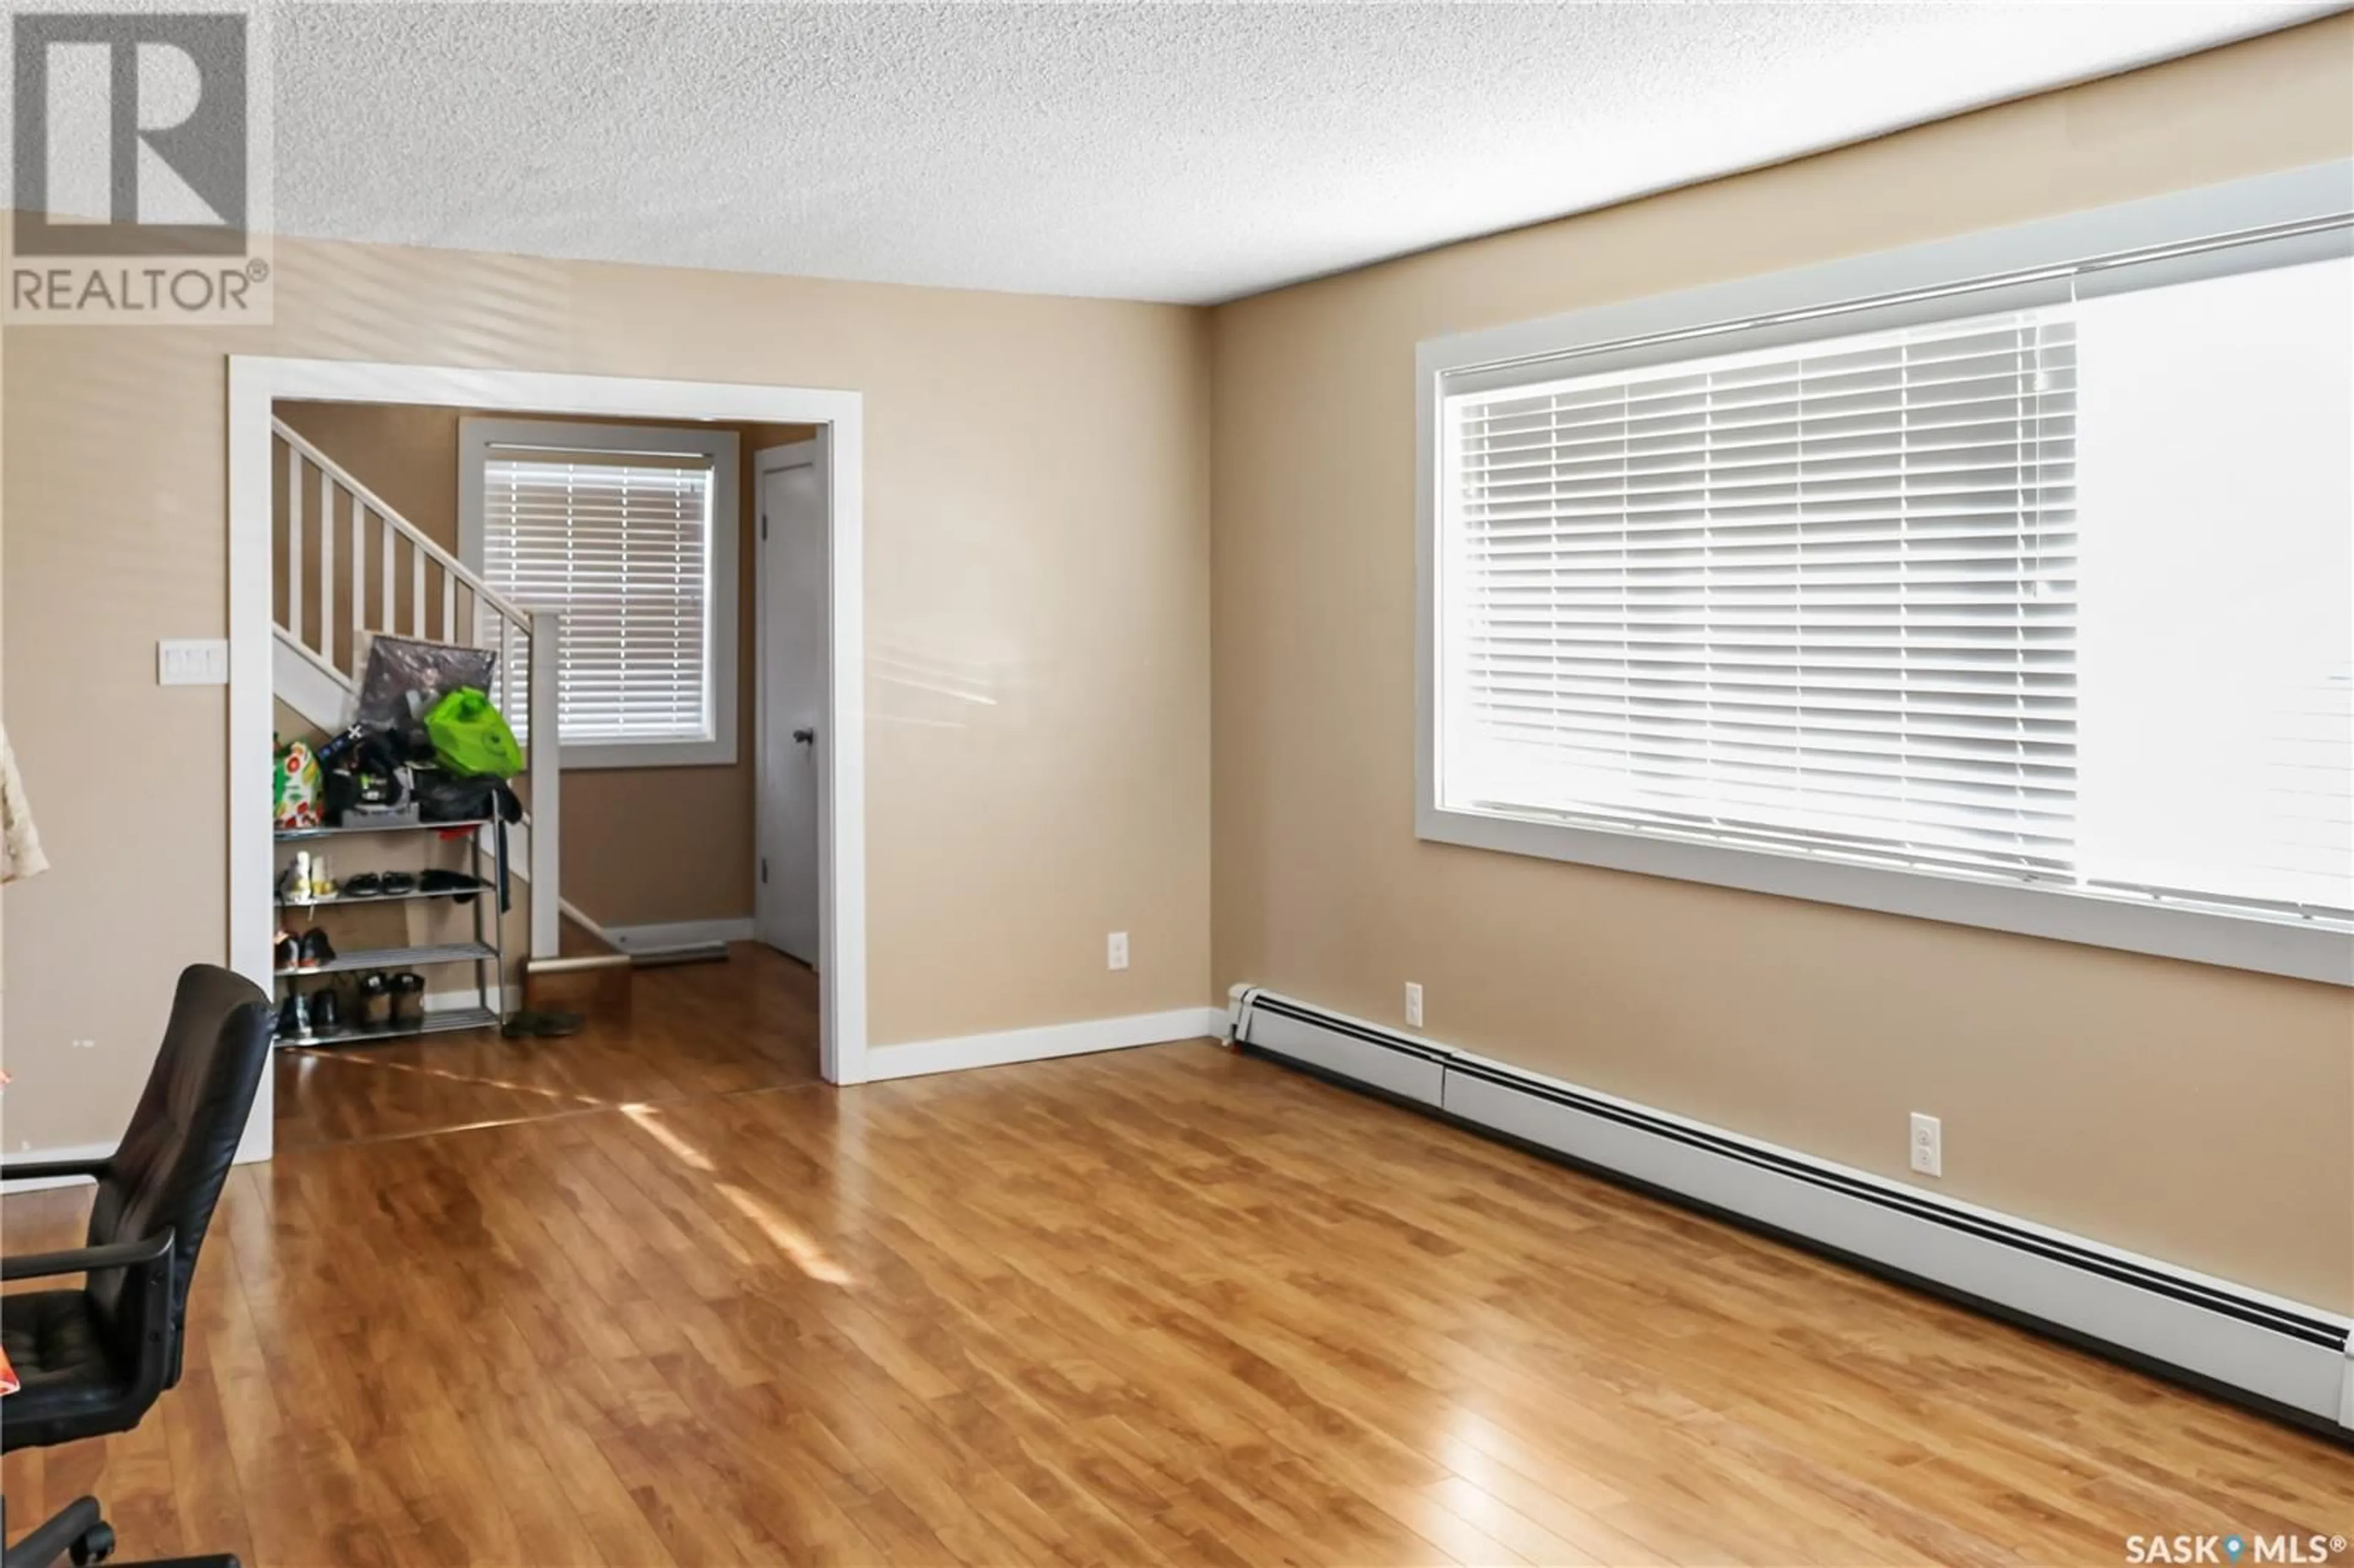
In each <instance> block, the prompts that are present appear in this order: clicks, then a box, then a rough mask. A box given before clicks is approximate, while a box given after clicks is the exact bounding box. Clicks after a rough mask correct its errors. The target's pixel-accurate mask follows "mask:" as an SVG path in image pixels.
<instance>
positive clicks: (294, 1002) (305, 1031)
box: [275, 991, 311, 1040]
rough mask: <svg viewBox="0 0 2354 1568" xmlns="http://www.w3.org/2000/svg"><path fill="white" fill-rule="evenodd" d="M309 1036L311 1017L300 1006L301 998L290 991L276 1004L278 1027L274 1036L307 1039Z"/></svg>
mask: <svg viewBox="0 0 2354 1568" xmlns="http://www.w3.org/2000/svg"><path fill="white" fill-rule="evenodd" d="M310 1036H311V1018H310V1014H309V1013H308V1012H306V1011H305V1010H304V1008H303V1006H302V998H301V997H300V996H298V995H296V994H295V993H294V992H292V991H288V992H287V993H286V1000H285V1001H282V1002H280V1003H279V1004H278V1028H277V1031H276V1033H275V1038H277V1039H280V1040H307V1039H309V1038H310Z"/></svg>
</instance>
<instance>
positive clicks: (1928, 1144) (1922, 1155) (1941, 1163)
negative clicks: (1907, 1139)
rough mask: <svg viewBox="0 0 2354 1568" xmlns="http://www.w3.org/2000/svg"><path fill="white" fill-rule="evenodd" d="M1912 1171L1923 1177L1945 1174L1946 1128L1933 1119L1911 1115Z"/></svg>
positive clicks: (1931, 1117)
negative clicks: (1919, 1173)
mask: <svg viewBox="0 0 2354 1568" xmlns="http://www.w3.org/2000/svg"><path fill="white" fill-rule="evenodd" d="M1913 1169H1914V1170H1915V1171H1919V1172H1921V1174H1922V1175H1924V1176H1943V1175H1944V1174H1945V1173H1946V1128H1945V1124H1944V1123H1942V1122H1940V1121H1939V1120H1938V1119H1937V1118H1935V1117H1933V1116H1923V1115H1922V1114H1921V1113H1920V1112H1919V1111H1914V1113H1913Z"/></svg>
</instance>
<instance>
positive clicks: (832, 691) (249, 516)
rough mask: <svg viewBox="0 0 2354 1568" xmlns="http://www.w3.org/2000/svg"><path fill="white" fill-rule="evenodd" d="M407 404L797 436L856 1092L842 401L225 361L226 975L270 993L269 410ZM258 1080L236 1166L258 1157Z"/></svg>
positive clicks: (773, 392) (856, 812)
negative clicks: (798, 429)
mask: <svg viewBox="0 0 2354 1568" xmlns="http://www.w3.org/2000/svg"><path fill="white" fill-rule="evenodd" d="M287 397H295V398H323V399H330V400H334V401H337V402H346V403H417V404H425V405H430V406H439V407H444V408H470V409H490V410H513V411H515V412H518V413H522V412H528V413H536V414H588V415H609V416H610V415H619V416H632V415H634V416H642V417H651V418H673V419H690V420H691V419H737V420H746V421H754V422H758V423H763V424H779V425H811V426H815V427H816V428H817V429H818V438H817V439H818V440H820V441H821V442H822V443H824V445H823V452H824V456H825V459H826V461H825V465H824V466H825V469H826V472H827V475H828V477H829V479H830V481H831V483H832V493H831V495H830V497H829V500H830V502H831V504H830V506H829V508H828V514H827V523H828V527H827V547H826V563H827V585H826V588H827V623H828V624H827V630H828V634H829V635H828V650H827V653H828V657H827V671H826V701H825V714H824V723H825V734H826V735H827V736H829V738H830V740H831V742H832V744H830V745H829V746H828V747H826V755H825V768H824V772H823V773H822V776H821V777H822V786H823V787H822V789H820V791H819V801H818V812H819V816H818V823H819V833H820V839H821V842H820V844H819V853H818V864H819V869H820V876H819V883H820V889H819V906H818V922H819V931H820V936H821V941H822V954H823V957H824V959H825V962H826V966H827V972H826V975H825V980H824V983H823V984H822V986H821V987H820V988H819V989H820V1004H819V1050H820V1063H821V1069H822V1072H823V1073H824V1075H825V1076H826V1078H827V1079H828V1081H830V1082H832V1083H836V1084H858V1083H864V1082H865V1081H866V1075H867V1059H866V782H865V780H866V710H865V704H866V657H865V650H866V639H865V599H864V556H863V554H862V548H863V543H864V518H865V511H864V478H865V459H864V453H865V399H864V396H863V395H862V394H860V393H857V392H843V391H837V390H832V389H829V388H822V387H760V386H752V385H747V384H741V383H735V382H725V381H655V380H645V379H640V378H637V377H633V376H573V375H560V374H552V373H546V372H540V371H527V370H486V369H470V368H463V367H460V366H428V365H386V364H369V363H366V362H362V361H355V360H333V359H282V358H275V357H269V356H263V355H229V356H228V642H229V652H228V671H229V690H228V757H229V762H228V799H229V813H228V918H229V932H228V967H229V968H231V969H235V970H237V971H238V972H239V973H240V974H243V975H245V976H246V977H248V978H249V979H250V980H253V981H254V982H255V983H256V984H258V985H260V986H262V987H264V988H265V989H267V988H268V987H269V986H270V933H271V930H272V927H271V923H270V868H271V862H272V846H273V843H274V841H273V839H272V838H271V836H270V830H269V828H268V826H267V819H266V818H265V817H264V816H263V814H262V811H261V803H262V802H265V801H267V800H269V799H270V732H271V723H270V720H271V713H270V696H271V686H270V642H271V636H272V630H271V624H270V614H271V611H270V590H271V575H272V571H273V567H272V566H271V562H270V509H271V485H272V477H273V476H272V470H273V467H274V465H273V464H272V462H271V461H270V410H271V406H272V405H273V404H274V403H275V402H276V401H277V400H278V399H280V398H287ZM273 1099H274V1096H273V1093H272V1075H269V1074H264V1075H263V1076H262V1081H261V1091H260V1094H259V1095H258V1096H257V1097H256V1098H255V1101H254V1111H253V1119H252V1121H250V1122H249V1124H248V1125H247V1128H246V1138H245V1142H244V1145H243V1146H242V1147H241V1148H240V1150H239V1158H240V1159H248V1160H266V1159H268V1158H269V1157H270V1147H271V1138H270V1127H271V1118H272V1116H273V1114H274V1107H273V1103H272V1102H273Z"/></svg>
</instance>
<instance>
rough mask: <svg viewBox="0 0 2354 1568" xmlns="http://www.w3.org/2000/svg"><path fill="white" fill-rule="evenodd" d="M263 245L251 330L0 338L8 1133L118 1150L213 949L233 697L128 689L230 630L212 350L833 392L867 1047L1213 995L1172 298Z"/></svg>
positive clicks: (1194, 615) (1201, 546)
mask: <svg viewBox="0 0 2354 1568" xmlns="http://www.w3.org/2000/svg"><path fill="white" fill-rule="evenodd" d="M277 265H278V272H277V281H278V286H279V294H278V299H277V324H276V325H275V326H274V327H272V328H269V329H240V330H220V329H174V328H153V329H151V328H146V327H137V328H131V327H106V328H96V327H85V328H69V327H33V328H25V327H10V328H8V329H7V330H6V344H7V348H6V352H7V372H8V375H7V385H6V388H5V409H4V410H0V458H5V461H0V470H4V472H0V484H4V485H5V498H6V508H7V517H8V527H7V533H6V538H5V557H0V592H5V605H6V609H5V636H6V658H5V668H6V671H7V677H8V683H7V688H6V691H5V712H6V715H7V719H8V725H9V729H10V733H11V735H12V736H13V737H14V738H15V739H16V745H17V749H18V752H19V754H20V756H21V758H22V759H23V761H24V764H25V768H26V771H27V777H28V780H29V783H30V786H31V788H32V789H33V790H34V791H35V798H36V799H37V800H39V801H40V802H41V827H42V831H43V833H44V836H45V838H46V840H47V842H48V850H49V853H50V855H51V857H52V858H53V860H54V861H55V862H56V869H55V870H53V871H52V872H51V873H50V874H48V875H46V876H43V877H41V878H39V879H37V880H36V881H34V882H30V883H27V884H25V885H23V886H21V887H18V888H12V889H11V890H10V892H9V894H8V895H7V897H8V902H7V908H6V917H7V922H8V938H9V940H8V942H7V947H6V962H7V977H6V991H7V998H8V1016H7V1026H8V1038H7V1042H6V1045H7V1065H8V1066H9V1068H10V1070H11V1071H13V1072H14V1073H15V1074H16V1085H15V1086H13V1087H12V1088H11V1089H10V1090H9V1091H8V1094H7V1097H6V1098H5V1117H6V1125H5V1128H0V1136H5V1140H6V1143H7V1146H8V1147H9V1148H10V1149H11V1150H14V1149H16V1147H18V1145H19V1144H20V1143H29V1144H31V1145H33V1146H36V1147H42V1148H55V1147H59V1146H66V1145H73V1144H80V1143H86V1142H97V1141H101V1140H105V1139H111V1138H113V1137H114V1136H115V1135H116V1134H117V1133H118V1132H119V1131H120V1129H121V1127H122V1121H123V1119H124V1118H126V1117H127V1116H128V1115H129V1113H130V1109H131V1106H132V1103H133V1099H134V1098H135V1097H136V1094H137V1090H138V1086H139V1084H140V1082H141V1080H142V1078H143V1075H144V1074H145V1072H146V1069H147V1065H148V1063H149V1061H150V1059H151V1056H152V1053H153V1050H154V1041H155V1036H156V1033H157V1032H158V1030H159V1029H160V1027H161V1024H162V1021H163V1017H164V1010H165V1007H166V1005H167V1003H168V999H169V996H170V989H171V984H172V980H173V976H174V973H175V970H176V969H177V968H178V966H179V965H180V964H181V963H183V962H185V961H186V960H188V959H219V958H220V957H222V956H223V954H224V953H225V951H226V949H227V932H228V908H227V877H226V858H227V832H226V826H225V824H226V821H227V812H228V800H227V799H226V794H225V786H224V777H225V774H224V768H225V766H226V751H225V746H226V740H225V731H226V724H227V706H228V705H227V701H226V698H225V694H223V693H222V692H221V691H220V690H219V689H217V688H203V687H178V688H171V689H164V688H159V687H158V686H156V684H155V649H154V644H155V640H156V639H157V638H159V637H166V636H196V637H202V636H219V635H222V634H223V633H225V631H226V630H227V628H228V609H227V565H228V558H227V546H226V540H227V532H226V522H225V507H226V486H227V459H226V453H225V445H226V439H227V437H226V420H225V399H224V392H225V388H226V381H227V363H226V357H225V356H226V355H229V354H231V353H255V354H279V355H313V356H322V357H332V358H350V359H386V360H401V361H408V362H412V363H419V364H437V365H480V366H514V367H521V368H528V369H535V370H552V371H569V372H585V373H589V374H599V375H614V376H665V377H679V378H688V379H697V380H714V381H740V382H750V383H769V384H781V385H790V386H813V387H853V388H856V389H858V390H860V391H862V392H864V394H865V408H866V421H867V425H866V429H867V446H866V450H867V465H866V525H867V533H866V604H865V609H866V617H867V654H868V659H869V669H870V677H869V682H868V688H867V702H868V707H869V717H868V742H867V747H868V751H867V768H868V787H867V813H868V815H867V822H868V853H867V866H868V941H869V963H870V1001H871V1008H872V1013H871V1025H872V1039H873V1041H874V1042H875V1044H891V1043H894V1042H898V1041H907V1040H917V1039H929V1038H935V1037H938V1036H944V1035H959V1034H965V1033H977V1032H982V1031H991V1030H1001V1029H1012V1028H1019V1027H1023V1026H1027V1025H1033V1024H1045V1023H1055V1022H1069V1021H1074V1020H1081V1019H1091V1018H1102V1017H1109V1016H1117V1015H1122V1014H1128V1013H1137V1012H1152V1011H1156V1010H1161V1009H1167V1008H1175V1007H1184V1006H1198V1005H1200V1004H1202V1003H1204V1002H1205V1001H1209V1000H1211V991H1210V987H1209V953H1208V899H1209V876H1208V868H1209V852H1208V832H1209V827H1208V818H1209V791H1208V782H1209V780H1208V755H1209V711H1208V674H1207V665H1208V660H1207V653H1206V641H1207V637H1208V630H1209V606H1208V568H1209V560H1208V522H1207V514H1206V504H1207V472H1206V469H1205V463H1204V452H1205V447H1206V442H1205V440H1204V429H1205V423H1206V418H1207V410H1206V403H1205V390H1206V381H1205V375H1206V361H1205V344H1204V323H1203V319H1202V315H1201V313H1199V312H1193V311H1187V310H1182V309H1177V308H1173V307H1168V306H1156V305H1139V304H1122V303H1117V302H1091V301H1073V300H1058V299H1047V298H1035V297H1025V296H1019V295H1010V294H989V293H979V292H960V291H942V290H922V289H907V288H893V287H886V286H880V285H864V284H851V283H834V282H822V281H807V280H795V279H783V278H770V277H752V276H745V275H739V274H729V273H718V272H695V271H685V270H674V269H662V268H648V267H629V266H613V265H602V264H593V263H583V262H572V261H558V260H524V259H517V258H512V257H497V256H485V255H475V254H466V253H458V252H448V251H429V250H416V249H395V248H389V247H374V246H355V245H343V244H324V243H317V242H305V241H297V240H285V241H281V244H280V247H279V250H278V257H277ZM976 410H986V411H987V414H986V417H985V418H981V417H976ZM951 685H953V686H966V687H969V688H970V690H972V691H973V692H975V693H976V694H979V695H980V696H982V697H985V698H986V699H987V700H986V701H969V700H965V699H964V698H961V697H959V696H955V695H950V694H944V693H943V692H942V691H940V690H939V689H938V688H939V687H942V686H951ZM156 768H168V774H167V775H165V776H159V775H158V773H157V772H156V771H155V769H156ZM250 809H252V810H257V811H258V810H263V809H265V807H264V802H261V801H254V802H252V803H251V806H250ZM574 831H575V832H578V828H577V825H575V829H574ZM602 836H603V837H605V838H606V840H607V842H606V844H605V846H604V848H605V851H606V853H610V854H613V855H615V856H624V857H626V856H634V855H640V854H643V853H647V852H646V851H645V850H644V848H643V847H642V846H641V845H640V844H638V843H637V842H634V841H633V839H632V838H631V836H630V835H628V834H626V833H623V832H620V831H618V830H609V831H608V832H607V833H605V834H604V835H602ZM1114 929H1125V930H1127V931H1129V932H1130V933H1131V934H1132V938H1133V942H1134V950H1135V959H1134V967H1133V968H1131V969H1129V970H1128V971H1126V972H1124V973H1119V974H1112V973H1109V972H1108V971H1107V970H1106V969H1105V968H1104V962H1103V941H1104V933H1105V932H1106V931H1108V930H1114ZM77 1038H82V1039H90V1040H94V1041H96V1042H97V1044H96V1045H95V1046H94V1047H93V1048H92V1049H90V1050H88V1051H77V1050H75V1049H74V1048H73V1047H72V1044H71V1042H72V1041H74V1040H75V1039H77Z"/></svg>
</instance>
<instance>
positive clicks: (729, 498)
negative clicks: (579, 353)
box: [464, 420, 737, 767]
mask: <svg viewBox="0 0 2354 1568" xmlns="http://www.w3.org/2000/svg"><path fill="white" fill-rule="evenodd" d="M466 424H467V426H468V432H467V433H468V443H467V458H468V461H469V462H470V464H471V465H472V473H471V476H470V479H471V482H470V483H469V485H468V488H467V519H466V528H465V535H466V536H465V540H464V544H465V547H466V549H467V550H468V552H469V553H470V555H471V556H472V561H473V562H474V563H476V564H477V565H478V567H479V569H480V570H481V571H482V575H483V577H484V578H485V579H486V580H487V581H488V582H489V583H490V585H491V586H492V587H493V588H495V589H497V590H498V591H499V593H500V594H502V595H503V596H504V597H505V598H506V599H510V600H512V601H513V602H514V603H515V604H516V605H518V606H520V607H522V608H523V609H527V610H555V611H557V612H559V613H560V614H561V616H562V618H563V619H562V622H561V626H562V641H561V645H560V650H559V655H558V662H557V669H558V673H559V677H560V681H561V685H560V689H559V691H558V693H557V716H558V721H559V724H560V726H561V738H562V742H563V747H564V758H565V763H566V766H567V767H578V766H588V767H596V766H620V767H647V766H657V765H662V764H665V763H669V764H689V763H705V762H716V761H729V760H732V759H733V756H732V754H733V749H734V724H733V708H734V705H735V695H734V693H735V683H734V680H733V678H732V673H733V671H734V669H735V663H736V651H735V635H734V633H735V617H734V614H733V612H732V607H733V604H734V600H735V598H736V587H735V584H736V580H737V574H736V572H735V570H734V560H733V555H734V550H735V543H734V541H735V539H736V537H737V530H736V529H735V528H734V527H733V526H729V525H726V524H730V523H731V522H732V519H731V518H729V517H727V516H726V509H729V508H732V507H733V506H734V504H735V493H736V486H735V484H734V482H733V465H734V461H735V460H734V455H733V452H732V450H729V449H731V448H732V446H733V444H734V437H733V436H732V435H728V434H727V433H726V432H705V431H690V430H679V431H670V430H657V429H645V428H641V427H631V426H596V425H578V426H574V425H557V426H550V425H541V424H535V423H533V424H523V423H518V422H514V421H487V420H485V421H475V420H469V421H467V422H466ZM529 682H530V671H529V668H528V665H527V663H526V662H525V661H524V660H522V659H520V658H513V657H511V658H510V659H509V660H508V661H507V663H506V667H504V668H503V669H502V671H501V672H500V674H499V683H500V691H499V693H498V697H499V700H500V705H501V709H502V711H503V712H504V713H505V714H506V715H507V716H508V718H509V720H510V722H511V723H513V724H514V727H515V729H516V731H517V733H518V734H519V735H521V734H524V733H525V731H526V726H527V722H528V715H529V713H530V694H529V690H528V687H529Z"/></svg>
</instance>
